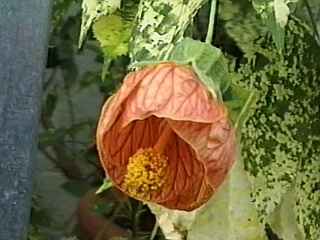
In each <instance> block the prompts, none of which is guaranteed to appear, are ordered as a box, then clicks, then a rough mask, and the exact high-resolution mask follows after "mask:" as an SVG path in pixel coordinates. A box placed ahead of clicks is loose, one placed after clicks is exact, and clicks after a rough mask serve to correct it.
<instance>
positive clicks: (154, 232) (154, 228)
mask: <svg viewBox="0 0 320 240" xmlns="http://www.w3.org/2000/svg"><path fill="white" fill-rule="evenodd" d="M158 228H159V223H158V221H157V220H156V223H155V224H154V227H153V229H152V233H151V236H150V240H153V239H154V238H155V237H156V235H157V232H158Z"/></svg>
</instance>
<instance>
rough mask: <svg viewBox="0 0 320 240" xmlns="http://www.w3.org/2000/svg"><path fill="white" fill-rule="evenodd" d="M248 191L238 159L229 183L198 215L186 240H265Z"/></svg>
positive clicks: (240, 160)
mask: <svg viewBox="0 0 320 240" xmlns="http://www.w3.org/2000/svg"><path fill="white" fill-rule="evenodd" d="M250 189H251V184H250V182H249V180H248V177H247V174H246V172H245V171H244V168H243V160H242V159H238V160H237V162H236V163H235V166H234V167H233V169H232V171H231V172H230V175H229V177H228V179H227V180H226V181H225V182H224V183H223V185H222V186H221V187H220V189H218V192H217V193H216V194H215V195H214V196H213V197H212V199H211V200H210V201H209V202H208V203H207V205H206V206H205V207H204V208H203V209H202V210H200V212H199V213H198V215H197V217H196V219H195V222H194V224H193V225H192V226H191V230H190V232H189V234H188V239H187V240H199V239H201V240H212V239H214V240H236V239H239V240H263V239H266V236H265V231H264V226H263V224H261V223H260V222H259V220H258V215H257V212H256V209H255V206H254V204H253V203H252V202H251V198H250Z"/></svg>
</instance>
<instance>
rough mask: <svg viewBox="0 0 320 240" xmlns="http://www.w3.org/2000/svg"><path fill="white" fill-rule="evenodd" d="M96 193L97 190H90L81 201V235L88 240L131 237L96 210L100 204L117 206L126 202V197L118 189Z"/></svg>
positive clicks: (79, 218) (79, 221)
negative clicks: (107, 203)
mask: <svg viewBox="0 0 320 240" xmlns="http://www.w3.org/2000/svg"><path fill="white" fill-rule="evenodd" d="M95 192H96V189H93V190H90V191H88V192H87V193H86V194H85V195H84V196H83V197H82V198H81V199H80V202H79V207H78V210H77V217H78V224H79V227H80V231H81V234H82V235H83V236H84V237H85V239H86V240H110V239H111V238H112V237H117V236H119V237H120V236H122V237H127V236H129V231H128V230H126V229H124V228H121V227H120V226H118V225H116V224H115V223H113V222H112V221H111V220H108V218H107V217H105V216H103V215H101V214H99V213H98V212H96V211H95V210H94V209H95V207H96V206H97V205H99V204H105V203H106V202H109V203H114V204H117V203H119V201H120V202H121V201H125V200H126V197H125V196H124V195H123V194H122V193H121V192H119V191H118V190H116V189H111V190H109V191H107V192H106V193H103V194H99V195H97V194H96V193H95ZM98 235H99V236H98Z"/></svg>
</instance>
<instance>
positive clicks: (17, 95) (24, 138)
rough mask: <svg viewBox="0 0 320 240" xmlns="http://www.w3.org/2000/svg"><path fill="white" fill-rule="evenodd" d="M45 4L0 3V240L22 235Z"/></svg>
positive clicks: (42, 0) (40, 0) (32, 0)
mask: <svg viewBox="0 0 320 240" xmlns="http://www.w3.org/2000/svg"><path fill="white" fill-rule="evenodd" d="M49 2H50V0H28V1H21V0H0V240H22V239H25V237H26V230H27V226H28V220H29V216H30V206H31V193H32V192H31V190H32V162H33V160H34V158H35V157H36V155H35V150H36V138H37V132H38V131H37V130H38V118H39V107H40V101H41V87H42V75H43V72H44V67H45V60H46V55H47V41H48V29H49V21H48V20H49V8H50V7H49V6H50V4H49Z"/></svg>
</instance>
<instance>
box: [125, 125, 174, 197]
mask: <svg viewBox="0 0 320 240" xmlns="http://www.w3.org/2000/svg"><path fill="white" fill-rule="evenodd" d="M172 134H173V131H172V130H171V128H170V127H169V126H168V125H167V126H165V128H164V130H163V132H162V134H161V135H160V137H159V139H158V141H157V143H156V144H155V145H154V147H153V148H147V149H139V150H138V151H137V152H136V153H135V154H134V155H132V156H131V157H130V158H129V163H128V165H127V174H126V175H125V177H124V181H123V188H124V189H125V190H126V191H127V192H128V193H129V194H130V195H131V196H132V197H135V198H138V199H141V200H147V201H148V200H150V199H151V197H152V195H153V194H156V193H159V192H160V190H161V189H162V186H163V184H164V183H165V180H166V179H165V173H166V169H167V166H168V157H167V156H165V155H164V154H163V152H164V150H165V147H166V145H167V144H168V142H169V141H170V138H171V137H172Z"/></svg>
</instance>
